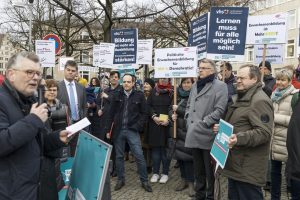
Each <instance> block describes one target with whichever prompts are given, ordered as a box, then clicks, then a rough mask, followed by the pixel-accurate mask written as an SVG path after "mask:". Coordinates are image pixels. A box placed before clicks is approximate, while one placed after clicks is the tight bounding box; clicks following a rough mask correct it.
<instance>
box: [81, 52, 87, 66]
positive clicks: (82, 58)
mask: <svg viewBox="0 0 300 200" xmlns="http://www.w3.org/2000/svg"><path fill="white" fill-rule="evenodd" d="M80 60H81V63H86V64H87V63H89V52H88V51H81V59H80Z"/></svg>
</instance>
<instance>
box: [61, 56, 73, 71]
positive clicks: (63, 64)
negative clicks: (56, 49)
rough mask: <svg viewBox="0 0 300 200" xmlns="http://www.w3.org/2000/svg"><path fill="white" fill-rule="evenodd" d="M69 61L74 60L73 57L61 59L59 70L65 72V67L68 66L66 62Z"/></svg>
mask: <svg viewBox="0 0 300 200" xmlns="http://www.w3.org/2000/svg"><path fill="white" fill-rule="evenodd" d="M68 60H74V58H73V57H60V59H59V70H64V69H65V65H66V62H67V61H68Z"/></svg>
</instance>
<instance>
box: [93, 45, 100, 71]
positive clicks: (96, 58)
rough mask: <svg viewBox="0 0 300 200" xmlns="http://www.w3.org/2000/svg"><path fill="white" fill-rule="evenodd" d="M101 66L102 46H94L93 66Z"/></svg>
mask: <svg viewBox="0 0 300 200" xmlns="http://www.w3.org/2000/svg"><path fill="white" fill-rule="evenodd" d="M99 65H100V45H98V44H94V45H93V66H96V67H99Z"/></svg>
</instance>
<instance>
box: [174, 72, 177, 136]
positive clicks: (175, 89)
mask: <svg viewBox="0 0 300 200" xmlns="http://www.w3.org/2000/svg"><path fill="white" fill-rule="evenodd" d="M173 84H174V97H173V101H174V105H177V84H176V78H173ZM174 114H176V112H174ZM176 127H177V120H175V121H174V124H173V131H174V132H173V136H174V139H176V137H177V131H176Z"/></svg>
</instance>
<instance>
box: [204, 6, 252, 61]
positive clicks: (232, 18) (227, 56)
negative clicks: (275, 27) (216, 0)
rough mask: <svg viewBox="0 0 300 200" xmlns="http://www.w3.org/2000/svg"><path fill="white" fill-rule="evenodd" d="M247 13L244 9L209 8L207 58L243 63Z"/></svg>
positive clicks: (246, 9) (247, 9)
mask: <svg viewBox="0 0 300 200" xmlns="http://www.w3.org/2000/svg"><path fill="white" fill-rule="evenodd" d="M248 12H249V8H245V7H213V8H211V12H210V20H209V34H208V41H209V42H208V44H207V58H210V59H212V60H224V61H244V51H245V41H246V32H247V19H248Z"/></svg>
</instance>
